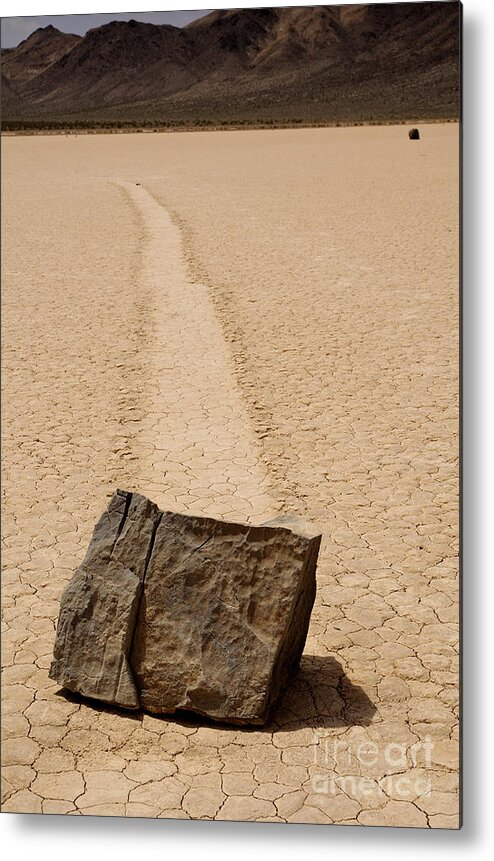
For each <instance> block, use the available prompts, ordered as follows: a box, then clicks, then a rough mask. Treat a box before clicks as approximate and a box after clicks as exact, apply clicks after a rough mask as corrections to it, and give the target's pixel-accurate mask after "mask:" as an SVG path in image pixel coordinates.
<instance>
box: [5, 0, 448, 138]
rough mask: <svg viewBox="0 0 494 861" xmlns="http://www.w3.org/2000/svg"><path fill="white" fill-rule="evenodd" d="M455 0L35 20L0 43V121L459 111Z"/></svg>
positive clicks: (337, 117) (313, 117)
mask: <svg viewBox="0 0 494 861" xmlns="http://www.w3.org/2000/svg"><path fill="white" fill-rule="evenodd" d="M459 29H460V6H459V3H457V2H451V0H446V2H444V0H437V2H426V3H420V4H417V3H392V4H387V3H386V4H370V5H369V4H358V5H350V6H315V7H306V6H304V7H286V8H283V7H275V8H265V9H231V10H218V11H216V12H211V13H210V14H208V15H206V16H204V17H203V18H199V19H197V20H195V21H193V22H192V23H190V24H188V25H187V26H186V27H183V28H178V27H173V26H171V25H168V24H161V25H156V24H149V23H144V22H138V21H133V20H131V21H113V22H111V23H109V24H104V25H102V26H101V27H96V28H92V29H91V30H89V31H88V32H87V33H86V35H85V36H83V37H81V36H75V35H72V34H65V33H61V31H59V30H57V29H56V28H54V27H53V26H51V25H50V26H48V27H46V28H39V29H38V30H37V31H35V32H34V33H32V34H31V36H29V37H28V39H26V40H24V42H21V44H20V45H18V46H17V48H13V49H9V50H8V51H7V52H2V82H3V86H2V115H3V117H4V119H5V120H7V121H9V120H23V121H25V122H29V121H33V122H36V121H42V120H45V121H49V120H53V121H58V122H63V121H64V120H67V121H69V120H74V119H77V118H80V119H83V120H84V121H87V122H90V121H91V120H94V121H95V122H100V121H105V120H107V121H121V122H125V121H128V122H136V123H138V122H139V121H144V120H146V121H149V120H151V121H152V120H156V121H157V122H167V121H178V122H180V121H183V122H192V123H193V122H195V121H197V122H201V121H202V122H204V121H209V120H211V119H213V120H214V119H217V120H218V121H219V122H221V121H231V120H235V119H239V120H242V121H244V122H247V123H248V122H249V121H254V120H256V119H258V120H263V119H264V120H267V119H269V118H271V119H274V120H276V119H281V118H288V119H290V118H292V119H293V120H294V121H316V122H334V121H351V120H354V121H372V120H376V119H386V120H392V119H398V120H399V119H403V118H406V117H409V116H417V117H419V116H423V117H425V118H426V117H428V116H429V117H434V118H441V117H445V118H457V117H458V115H459Z"/></svg>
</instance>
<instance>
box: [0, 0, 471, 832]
mask: <svg viewBox="0 0 494 861" xmlns="http://www.w3.org/2000/svg"><path fill="white" fill-rule="evenodd" d="M41 24H42V25H41V26H40V19H39V18H38V19H36V22H34V21H31V19H28V18H26V19H13V18H5V19H3V21H2V125H3V129H2V131H3V134H2V156H3V158H2V188H3V197H2V246H3V249H2V250H3V254H2V301H3V333H2V335H3V359H2V361H3V375H2V377H3V399H2V404H3V438H2V444H3V493H4V498H3V545H4V547H3V573H2V610H3V625H4V627H3V633H2V661H3V675H2V700H3V708H4V712H5V716H4V718H3V720H2V810H3V811H4V812H10V813H26V812H30V813H40V814H50V813H61V814H83V815H90V816H91V815H95V816H122V817H151V818H155V817H164V818H182V819H187V818H191V819H210V820H240V821H256V822H278V823H280V824H290V823H312V824H320V825H329V824H333V825H348V824H351V825H358V826H362V827H366V826H373V825H385V826H401V827H410V828H424V829H427V828H429V829H438V828H450V829H455V828H458V827H460V824H461V820H460V793H459V771H460V769H459V766H460V762H459V712H458V708H459V696H458V691H459V668H458V659H459V549H458V542H459V434H458V409H459V404H458V400H459V375H458V367H459V319H458V318H459V171H460V161H459V143H460V126H459V120H460V29H461V6H460V4H459V3H457V2H428V3H394V4H386V3H376V4H360V5H342V6H338V5H336V6H316V7H311V6H301V7H290V8H283V7H275V8H261V9H253V8H247V9H232V10H221V11H211V10H203V11H202V12H201V11H197V12H196V13H182V12H176V13H173V12H167V13H159V12H158V13H156V12H154V13H149V15H146V14H145V13H138V14H135V15H132V14H122V15H115V16H113V17H112V16H111V15H105V16H103V15H102V16H98V15H82V16H77V15H74V16H64V17H63V19H58V18H55V17H49V16H46V18H44V19H42V22H41ZM21 32H22V34H23V40H22V41H20V42H19V33H21ZM16 34H17V35H16ZM91 536H92V537H91ZM54 649H55V655H54Z"/></svg>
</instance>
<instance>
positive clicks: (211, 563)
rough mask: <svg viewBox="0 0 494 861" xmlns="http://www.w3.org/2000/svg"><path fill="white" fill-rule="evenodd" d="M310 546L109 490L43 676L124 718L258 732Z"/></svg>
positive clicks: (311, 565) (279, 682) (278, 680)
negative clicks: (197, 719) (245, 726)
mask: <svg viewBox="0 0 494 861" xmlns="http://www.w3.org/2000/svg"><path fill="white" fill-rule="evenodd" d="M320 540H321V536H320V535H318V534H316V533H315V532H314V531H311V530H310V529H309V528H308V527H307V526H304V525H303V524H302V523H301V522H300V521H298V520H294V519H292V518H277V519H276V520H274V521H271V522H270V523H268V524H265V525H263V526H247V525H243V524H238V523H227V522H224V521H218V520H212V519H210V518H205V517H194V516H188V515H183V514H174V513H172V512H164V513H161V512H160V511H159V510H158V509H157V507H156V506H155V505H154V504H153V503H152V502H150V501H149V500H147V499H145V498H144V497H143V496H140V495H139V494H130V493H125V492H124V491H117V492H116V493H115V494H114V496H113V498H112V500H111V501H110V504H109V506H108V510H107V511H106V512H105V514H104V515H103V516H102V517H101V519H100V521H99V522H98V524H97V526H96V528H95V531H94V534H93V538H92V541H91V544H90V546H89V549H88V552H87V554H86V557H85V559H84V561H83V563H82V565H81V567H80V568H79V569H78V570H77V571H76V573H75V575H74V577H73V579H72V580H71V582H70V583H69V585H68V587H67V589H66V590H65V592H64V594H63V596H62V601H61V609H60V617H59V622H58V628H57V637H56V643H55V649H54V660H53V663H52V666H51V669H50V676H51V678H53V679H55V680H57V681H58V682H60V684H62V685H63V686H64V687H65V688H68V689H69V690H72V691H78V692H80V693H82V694H84V695H86V696H89V697H94V698H96V699H100V700H104V701H105V702H108V703H112V704H116V705H119V706H123V707H125V708H138V707H140V706H141V707H143V708H145V709H148V710H149V711H152V712H158V713H173V712H174V711H176V710H177V709H187V710H191V711H194V712H197V713H199V714H202V715H207V716H209V717H211V718H214V719H215V720H220V721H227V722H231V723H252V724H262V723H264V722H265V721H266V719H267V717H268V714H269V710H270V708H271V706H272V705H273V703H274V702H275V700H276V699H277V697H278V695H279V693H280V691H281V689H282V687H283V686H284V684H285V683H286V681H287V678H288V676H289V675H290V673H291V672H292V671H293V670H294V669H295V668H296V667H297V666H298V663H299V661H300V657H301V655H302V651H303V648H304V644H305V639H306V636H307V629H308V626H309V620H310V614H311V610H312V606H313V603H314V598H315V591H316V581H315V571H316V562H317V554H318V551H319V545H320Z"/></svg>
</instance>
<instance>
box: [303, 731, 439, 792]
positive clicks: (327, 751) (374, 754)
mask: <svg viewBox="0 0 494 861" xmlns="http://www.w3.org/2000/svg"><path fill="white" fill-rule="evenodd" d="M312 746H313V750H314V757H313V765H314V766H315V768H314V769H313V773H312V779H311V788H312V791H313V792H314V793H322V794H324V795H338V794H339V793H340V792H344V793H345V794H347V795H351V796H354V797H356V796H357V795H358V796H362V795H364V796H365V795H366V796H373V795H374V796H375V795H376V794H377V795H382V796H390V797H393V798H397V799H403V800H405V799H409V800H413V799H417V798H426V797H427V796H429V795H430V794H431V784H430V780H429V778H428V776H427V774H426V773H425V770H426V769H430V768H432V749H433V743H432V741H431V738H430V737H429V736H426V738H425V741H417V742H415V743H414V744H411V745H407V744H405V743H403V742H397V741H390V742H387V743H386V744H377V743H376V742H373V741H369V740H365V741H361V742H358V743H356V744H353V745H352V744H351V743H350V742H347V741H345V740H341V739H334V738H328V737H323V736H320V735H318V734H317V733H314V740H313V743H312ZM317 767H319V769H320V771H318V770H317ZM372 772H374V773H375V774H379V775H380V776H379V777H378V778H377V779H375V778H373V777H370V776H369V773H372ZM382 775H384V777H383V776H382Z"/></svg>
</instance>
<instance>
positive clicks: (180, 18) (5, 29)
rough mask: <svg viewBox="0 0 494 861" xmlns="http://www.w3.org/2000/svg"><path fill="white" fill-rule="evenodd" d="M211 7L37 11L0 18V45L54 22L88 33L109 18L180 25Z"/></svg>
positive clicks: (68, 30) (10, 45)
mask: <svg viewBox="0 0 494 861" xmlns="http://www.w3.org/2000/svg"><path fill="white" fill-rule="evenodd" d="M210 11H211V10H210V9H200V10H199V11H197V12H192V11H188V12H134V13H132V12H124V13H119V12H113V13H112V12H109V13H102V14H94V15H36V16H29V17H23V18H2V22H1V27H2V34H1V45H2V48H14V47H15V46H16V45H18V44H19V42H22V40H23V39H27V37H28V36H29V35H30V34H31V33H33V32H34V31H35V30H37V29H38V27H47V26H48V24H53V26H54V27H56V28H57V29H58V30H62V32H63V33H79V34H80V35H81V36H82V35H84V33H87V31H88V30H90V29H91V27H100V26H101V24H108V23H109V22H110V21H130V19H131V18H134V20H136V21H149V22H150V23H151V24H172V25H173V26H174V27H183V26H184V25H185V24H188V23H189V21H194V20H195V19H196V18H201V17H202V16H203V15H207V14H208V12H210Z"/></svg>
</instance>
